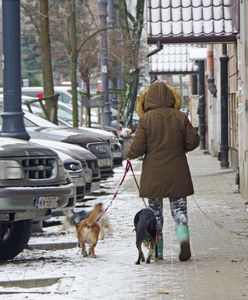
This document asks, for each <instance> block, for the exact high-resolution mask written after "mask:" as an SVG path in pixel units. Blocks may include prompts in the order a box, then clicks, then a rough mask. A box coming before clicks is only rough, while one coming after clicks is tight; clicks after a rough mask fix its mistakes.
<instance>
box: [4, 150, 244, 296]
mask: <svg viewBox="0 0 248 300" xmlns="http://www.w3.org/2000/svg"><path fill="white" fill-rule="evenodd" d="M188 159H189V164H190V169H191V173H192V178H193V182H194V188H195V194H194V195H193V196H191V197H189V198H188V214H189V226H190V234H191V248H192V258H191V260H190V261H187V262H183V263H182V262H180V261H179V260H178V245H177V242H176V237H175V227H174V221H173V219H172V217H171V215H170V210H169V203H168V200H167V199H164V219H165V220H164V260H163V261H158V262H155V261H152V262H151V264H145V263H141V265H139V266H137V265H135V261H136V260H137V256H138V252H137V249H136V246H135V232H133V228H134V227H133V218H134V215H135V213H136V212H137V211H138V210H139V209H141V208H143V207H144V204H143V202H142V200H141V199H140V198H139V197H138V192H137V188H136V186H135V183H134V180H133V178H132V175H131V172H130V173H128V175H127V178H126V180H125V181H124V183H123V185H122V186H121V188H120V191H119V193H118V195H117V197H116V199H115V200H114V201H113V204H112V205H111V206H110V208H109V209H108V211H107V215H108V217H109V220H110V223H111V232H110V233H109V234H108V235H107V236H106V237H105V239H104V240H100V241H99V243H98V245H97V247H96V256H97V258H89V257H86V258H84V257H82V255H81V252H80V248H78V247H77V244H76V242H77V240H76V235H75V229H74V228H73V227H72V228H70V230H69V231H66V230H62V229H61V225H58V226H53V227H46V228H44V229H43V233H38V234H35V235H34V236H33V237H32V238H31V239H30V241H29V248H28V249H25V250H24V251H23V253H21V254H20V255H18V256H17V257H16V258H15V259H13V260H12V261H9V262H7V263H2V264H1V265H0V298H1V300H5V299H15V300H19V299H30V300H33V299H55V300H56V299H59V300H63V299H80V300H82V299H84V300H88V299H89V300H95V299H108V300H109V299H113V300H119V299H123V300H129V299H130V300H131V299H137V300H141V299H169V300H175V299H185V300H186V299H187V300H195V299H199V300H207V299H214V300H220V299H223V300H227V299H230V300H241V299H248V263H247V261H248V250H247V249H248V225H247V216H248V215H247V212H248V209H247V204H246V203H245V200H244V199H242V198H241V196H240V194H239V193H238V188H237V186H236V185H235V182H234V178H235V172H234V171H232V170H231V169H221V168H220V166H219V162H218V161H217V159H216V158H213V157H211V156H210V155H208V154H204V153H203V152H202V151H200V150H196V151H193V152H192V153H189V154H188ZM132 163H133V166H134V169H135V174H136V175H137V177H139V176H140V171H141V164H142V161H140V160H135V161H133V162H132ZM124 167H125V162H124V166H123V167H119V168H117V169H115V175H114V177H113V178H112V179H110V180H108V181H107V182H106V183H104V184H103V185H104V188H102V190H101V193H99V196H96V198H95V199H93V200H90V201H88V202H87V203H86V204H89V205H94V204H95V203H97V202H103V203H105V205H107V204H108V203H109V202H110V200H111V199H112V196H113V193H114V192H115V191H116V189H117V186H118V184H119V182H120V180H121V178H122V176H123V173H124ZM165 180H166V179H165ZM86 209H89V208H86ZM42 245H43V246H42ZM42 248H43V249H42ZM144 252H145V254H146V253H147V249H146V248H144Z"/></svg>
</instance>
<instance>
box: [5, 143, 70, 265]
mask: <svg viewBox="0 0 248 300" xmlns="http://www.w3.org/2000/svg"><path fill="white" fill-rule="evenodd" d="M72 188H73V184H71V182H70V181H69V180H68V178H67V177H66V176H65V169H64V166H63V163H62V161H61V160H60V159H59V157H58V155H57V154H56V153H55V152H54V151H53V150H51V149H49V148H45V147H42V146H39V145H35V144H32V143H30V142H27V141H24V140H19V139H15V138H0V259H2V260H7V259H10V258H13V257H15V256H16V255H18V254H19V253H20V252H21V251H22V250H23V248H24V247H25V246H26V245H27V243H28V240H29V237H30V235H31V229H32V222H33V221H34V220H44V219H46V218H48V217H49V216H51V211H52V209H54V208H58V207H64V206H66V205H67V203H68V199H69V197H70V195H71V193H72Z"/></svg>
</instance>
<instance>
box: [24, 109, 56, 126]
mask: <svg viewBox="0 0 248 300" xmlns="http://www.w3.org/2000/svg"><path fill="white" fill-rule="evenodd" d="M24 117H25V119H27V120H28V121H29V124H30V125H31V124H32V123H33V126H38V127H48V128H49V127H50V128H51V127H52V128H60V127H59V126H58V125H56V124H54V123H52V122H50V121H48V120H46V119H44V118H41V117H39V116H36V115H34V114H31V113H28V112H25V116H24ZM30 122H31V123H30ZM30 125H29V126H30ZM26 126H28V125H26Z"/></svg>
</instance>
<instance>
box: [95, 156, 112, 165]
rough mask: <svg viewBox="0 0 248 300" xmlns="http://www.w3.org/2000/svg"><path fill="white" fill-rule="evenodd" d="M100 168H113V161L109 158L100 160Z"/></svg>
mask: <svg viewBox="0 0 248 300" xmlns="http://www.w3.org/2000/svg"><path fill="white" fill-rule="evenodd" d="M98 165H99V167H111V159H109V158H100V159H98Z"/></svg>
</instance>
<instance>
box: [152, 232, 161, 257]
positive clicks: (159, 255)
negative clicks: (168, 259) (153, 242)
mask: <svg viewBox="0 0 248 300" xmlns="http://www.w3.org/2000/svg"><path fill="white" fill-rule="evenodd" d="M163 250H164V239H163V237H161V238H160V239H159V240H158V260H163ZM152 259H156V257H155V249H153V250H152Z"/></svg>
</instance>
